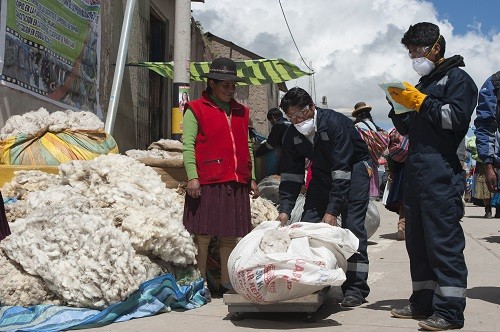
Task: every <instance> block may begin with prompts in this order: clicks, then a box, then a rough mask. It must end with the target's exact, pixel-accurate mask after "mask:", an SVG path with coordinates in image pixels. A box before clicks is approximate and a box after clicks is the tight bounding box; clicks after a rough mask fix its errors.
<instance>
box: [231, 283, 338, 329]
mask: <svg viewBox="0 0 500 332" xmlns="http://www.w3.org/2000/svg"><path fill="white" fill-rule="evenodd" d="M327 291H328V288H324V289H322V290H320V291H319V292H316V293H314V294H310V295H306V296H302V297H299V298H297V299H293V300H287V301H283V302H277V303H272V304H256V303H253V302H251V301H249V300H247V299H245V298H244V297H243V296H241V295H240V294H228V293H226V294H224V295H223V302H224V304H225V305H227V309H228V311H229V313H230V314H232V315H231V317H230V318H231V320H241V319H244V318H245V317H244V316H243V314H244V313H247V312H300V313H305V314H306V318H305V319H304V320H305V321H306V322H314V321H315V319H314V317H313V314H314V313H315V312H316V311H317V310H318V308H319V307H321V306H322V305H323V303H324V301H325V295H326V293H327Z"/></svg>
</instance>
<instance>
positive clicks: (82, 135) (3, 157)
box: [0, 130, 118, 166]
mask: <svg viewBox="0 0 500 332" xmlns="http://www.w3.org/2000/svg"><path fill="white" fill-rule="evenodd" d="M0 153H1V154H0V163H1V164H5V165H52V166H57V165H59V164H61V163H65V162H68V161H70V160H91V159H94V158H96V157H98V156H100V155H103V154H108V153H118V147H117V145H116V141H115V139H114V138H113V137H112V136H110V135H108V134H107V133H106V132H103V131H91V130H86V131H85V130H80V131H71V130H64V131H61V132H57V133H52V132H45V133H40V134H38V135H25V134H22V135H17V136H12V137H9V138H7V139H4V140H1V141H0Z"/></svg>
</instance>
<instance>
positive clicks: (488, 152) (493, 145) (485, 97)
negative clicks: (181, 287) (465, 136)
mask: <svg viewBox="0 0 500 332" xmlns="http://www.w3.org/2000/svg"><path fill="white" fill-rule="evenodd" d="M495 81H496V82H500V71H499V72H497V73H495V74H493V75H491V76H490V77H489V78H488V79H487V80H486V81H485V82H484V84H483V86H482V87H481V90H480V91H479V99H478V104H477V107H476V116H477V117H476V119H475V120H474V126H475V127H476V129H475V130H474V134H475V135H476V146H477V152H478V157H479V160H481V161H482V162H483V163H488V164H494V165H495V166H496V167H497V168H498V167H500V149H499V142H500V132H499V122H500V107H499V105H498V100H497V93H498V87H496V88H495V84H494V82H495ZM497 84H498V83H497Z"/></svg>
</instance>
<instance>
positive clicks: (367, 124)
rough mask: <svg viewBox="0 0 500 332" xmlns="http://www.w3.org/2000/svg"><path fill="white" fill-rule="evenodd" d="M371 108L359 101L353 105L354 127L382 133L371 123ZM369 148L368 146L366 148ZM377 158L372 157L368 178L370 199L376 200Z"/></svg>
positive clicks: (378, 182)
mask: <svg viewBox="0 0 500 332" xmlns="http://www.w3.org/2000/svg"><path fill="white" fill-rule="evenodd" d="M371 110H372V107H371V106H368V105H366V103H364V102H362V101H360V102H359V103H356V105H354V111H352V116H353V117H354V118H355V119H354V125H355V126H356V127H359V129H361V130H373V131H383V129H382V128H381V127H379V126H377V125H376V124H375V122H374V121H373V118H372V115H371V112H370V111H371ZM368 148H370V146H368ZM378 165H379V162H378V158H373V157H372V162H371V166H372V174H374V176H372V177H371V178H370V197H374V198H375V199H378V198H379V197H380V179H379V177H378Z"/></svg>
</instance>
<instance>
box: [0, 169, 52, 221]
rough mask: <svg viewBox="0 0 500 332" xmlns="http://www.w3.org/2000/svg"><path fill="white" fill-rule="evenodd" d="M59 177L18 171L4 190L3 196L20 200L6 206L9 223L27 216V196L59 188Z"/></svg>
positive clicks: (38, 172)
mask: <svg viewBox="0 0 500 332" xmlns="http://www.w3.org/2000/svg"><path fill="white" fill-rule="evenodd" d="M60 182H61V179H60V177H59V175H56V174H49V173H45V172H42V171H16V172H14V178H13V179H12V180H11V181H10V182H7V183H6V184H5V185H4V186H3V188H2V196H3V197H6V198H7V197H8V198H14V199H16V200H18V201H17V202H16V203H15V204H7V205H5V214H6V216H7V220H8V221H9V222H14V221H15V220H16V219H18V218H23V217H25V216H26V215H27V213H28V212H27V211H28V202H27V200H26V199H27V196H28V195H29V194H30V193H33V192H44V191H45V190H47V189H48V188H49V187H52V186H55V187H57V186H59V183H60Z"/></svg>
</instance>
